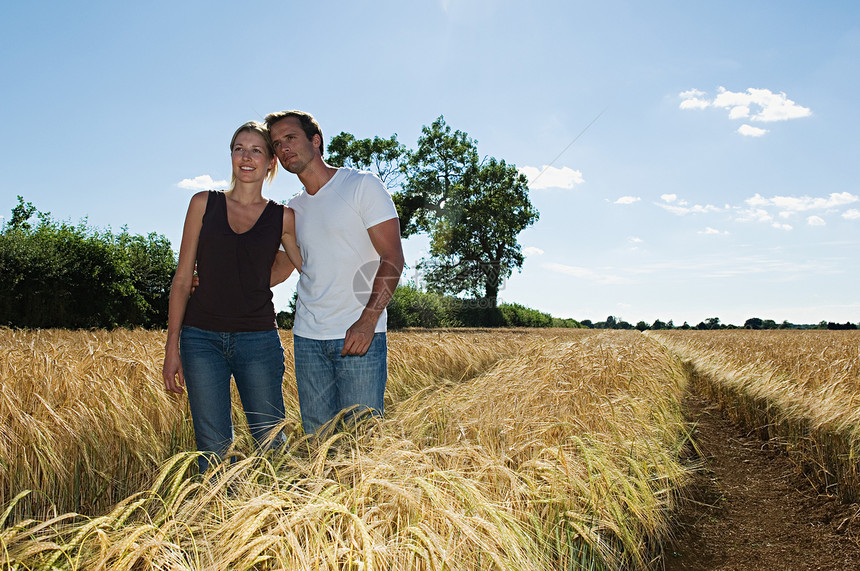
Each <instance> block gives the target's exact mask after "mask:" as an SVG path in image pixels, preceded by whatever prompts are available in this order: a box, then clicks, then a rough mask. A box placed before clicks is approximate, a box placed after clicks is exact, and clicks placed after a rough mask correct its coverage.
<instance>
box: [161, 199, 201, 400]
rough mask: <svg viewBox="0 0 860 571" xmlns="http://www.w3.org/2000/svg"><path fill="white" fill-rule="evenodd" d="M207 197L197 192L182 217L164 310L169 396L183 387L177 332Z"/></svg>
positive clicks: (165, 371)
mask: <svg viewBox="0 0 860 571" xmlns="http://www.w3.org/2000/svg"><path fill="white" fill-rule="evenodd" d="M208 198H209V193H208V192H206V191H204V192H198V193H197V194H195V195H194V196H193V197H191V202H190V203H189V205H188V212H187V213H186V215H185V225H184V226H183V228H182V242H181V243H180V246H179V261H178V263H177V265H176V273H175V274H173V282H172V283H171V286H170V298H169V305H168V310H167V342H166V344H165V347H164V365H163V367H162V370H161V376H162V377H163V378H164V388H165V390H167V391H168V392H172V393H178V394H181V393H182V392H183V390H184V389H183V387H184V386H185V376H184V375H183V373H182V361H181V360H180V358H179V332H180V331H181V329H182V320H183V319H184V317H185V307H186V306H187V305H188V297H189V296H190V295H191V287H192V281H193V279H194V267H195V265H196V264H197V244H198V242H199V240H200V229H201V228H202V227H203V214H204V213H205V212H206V201H207V200H208Z"/></svg>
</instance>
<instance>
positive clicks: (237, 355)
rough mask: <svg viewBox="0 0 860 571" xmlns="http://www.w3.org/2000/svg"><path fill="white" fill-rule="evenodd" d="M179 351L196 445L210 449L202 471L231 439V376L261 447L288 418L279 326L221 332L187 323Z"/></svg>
mask: <svg viewBox="0 0 860 571" xmlns="http://www.w3.org/2000/svg"><path fill="white" fill-rule="evenodd" d="M179 354H180V356H181V358H182V370H183V373H184V374H185V389H186V390H187V391H188V404H189V406H190V408H191V419H192V421H193V422H194V437H195V439H196V441H197V450H198V451H199V452H205V453H207V454H204V455H202V456H201V457H200V460H199V462H198V464H199V466H200V472H201V473H203V472H205V471H206V469H207V468H208V467H209V464H210V462H211V461H212V460H214V459H215V457H217V458H219V459H220V458H223V456H224V453H225V452H227V449H228V448H230V445H231V444H232V443H233V420H232V416H231V412H232V407H231V402H230V377H231V376H232V377H233V378H234V379H235V381H236V388H237V389H239V396H240V397H241V399H242V407H243V408H244V409H245V417H246V418H247V420H248V428H249V429H250V431H251V435H252V436H253V437H254V441H255V442H256V443H257V446H261V445H262V444H263V443H264V442H265V441H266V439H267V437H269V433H270V432H271V431H272V429H273V428H274V427H276V426H277V425H278V424H279V423H280V422H281V421H283V420H284V416H285V414H284V394H283V392H282V385H283V380H284V348H283V346H282V345H281V338H280V337H279V336H278V331H277V330H271V331H252V332H242V333H220V332H217V331H207V330H204V329H198V328H196V327H190V326H184V327H183V328H182V332H181V334H180V337H179ZM282 439H283V435H278V438H276V440H277V441H280V440H282Z"/></svg>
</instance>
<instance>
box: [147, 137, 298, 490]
mask: <svg viewBox="0 0 860 571" xmlns="http://www.w3.org/2000/svg"><path fill="white" fill-rule="evenodd" d="M230 153H231V157H232V163H233V183H232V185H231V188H230V190H228V191H226V192H222V191H203V192H199V193H197V194H195V195H194V196H193V197H192V198H191V203H190V204H189V206H188V213H187V215H186V218H185V226H184V228H183V230H182V243H181V245H180V249H179V262H178V265H177V268H176V274H175V275H174V277H173V284H172V286H171V289H170V307H169V311H168V326H167V344H166V347H165V353H164V367H163V369H162V376H163V377H164V387H165V389H166V390H167V391H169V392H173V393H178V394H181V393H182V392H183V387H185V388H186V389H187V390H188V403H189V406H190V409H191V418H192V420H193V423H194V435H195V439H196V441H197V450H198V451H200V452H203V454H202V455H201V456H200V459H199V462H198V463H199V467H200V472H201V473H203V472H205V471H206V470H207V468H208V467H209V465H210V463H211V461H212V460H214V459H216V458H217V459H220V458H223V456H224V454H225V453H226V452H227V450H228V449H229V448H230V446H231V444H232V442H233V423H232V419H231V403H230V377H231V375H232V377H233V378H234V379H235V381H236V387H237V388H238V390H239V395H240V397H241V399H242V406H243V408H244V409H245V415H246V417H247V419H248V426H249V428H250V430H251V434H252V435H253V437H254V440H255V442H256V443H257V445H258V446H261V445H263V444H264V443H265V442H266V439H267V437H270V434H269V433H270V432H271V431H272V429H273V428H274V427H276V426H277V425H278V424H279V423H280V422H281V421H282V420H283V419H284V399H283V393H282V392H281V385H282V382H283V376H284V350H283V347H282V346H281V340H280V337H279V336H278V330H277V323H276V321H275V309H274V304H273V303H272V291H271V289H270V286H269V280H270V274H271V269H272V264H273V262H274V260H275V254H276V252H277V251H278V249H279V245H280V244H283V246H284V249H285V250H286V252H287V255H288V256H289V259H290V266H289V267H288V268H287V275H289V273H292V270H293V268H294V267H295V268H297V269H298V270H299V271H300V270H301V263H302V260H301V254H300V253H299V250H298V246H297V244H296V234H295V217H294V213H293V211H292V209H290V208H287V207H285V206H283V205H282V204H278V203H276V202H273V201H271V200H268V199H267V198H265V197H264V196H263V181H265V180H268V181H269V182H271V180H272V179H273V178H274V176H275V172H276V169H277V161H276V159H275V155H274V151H273V149H272V142H271V139H270V138H269V132H268V130H267V129H266V127H265V126H264V125H262V124H260V123H257V122H256V121H251V122H248V123H245V124H244V125H242V126H241V127H239V129H237V130H236V132H235V133H234V134H233V139H232V140H231V141H230ZM195 269H196V271H197V274H198V275H199V277H200V279H199V285H198V286H196V288H195V289H194V295H191V291H192V280H193V279H194V272H195ZM279 436H280V438H283V436H282V435H279Z"/></svg>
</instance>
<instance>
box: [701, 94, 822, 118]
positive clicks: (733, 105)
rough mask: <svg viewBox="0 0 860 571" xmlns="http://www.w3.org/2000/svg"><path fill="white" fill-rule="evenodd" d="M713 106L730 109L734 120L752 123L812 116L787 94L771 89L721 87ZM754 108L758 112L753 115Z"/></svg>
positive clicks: (712, 103) (730, 115)
mask: <svg viewBox="0 0 860 571" xmlns="http://www.w3.org/2000/svg"><path fill="white" fill-rule="evenodd" d="M711 105H712V106H714V107H722V108H723V109H728V110H729V117H731V118H733V119H737V118H745V117H749V118H750V120H751V121H761V122H765V123H768V122H772V121H788V120H789V119H799V118H801V117H808V116H809V115H812V111H810V110H809V108H808V107H803V106H801V105H798V104H797V103H795V102H794V101H792V100H791V99H789V98H788V97H787V96H786V95H785V93H773V92H772V91H771V90H770V89H756V88H753V87H750V88H749V89H747V90H746V91H740V92H733V91H728V90H727V89H726V88H725V87H720V88H719V94H718V95H717V97H716V98H715V99H714V100H713V102H711ZM752 108H756V109H757V110H758V112H757V113H751V109H752Z"/></svg>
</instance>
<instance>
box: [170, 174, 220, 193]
mask: <svg viewBox="0 0 860 571" xmlns="http://www.w3.org/2000/svg"><path fill="white" fill-rule="evenodd" d="M176 186H178V187H179V188H185V189H188V190H224V189H226V188H228V187H229V186H230V183H229V182H227V181H226V180H212V177H211V176H209V175H208V174H203V175H200V176H195V177H194V178H183V179H182V180H181V181H179V182H178V183H176Z"/></svg>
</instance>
